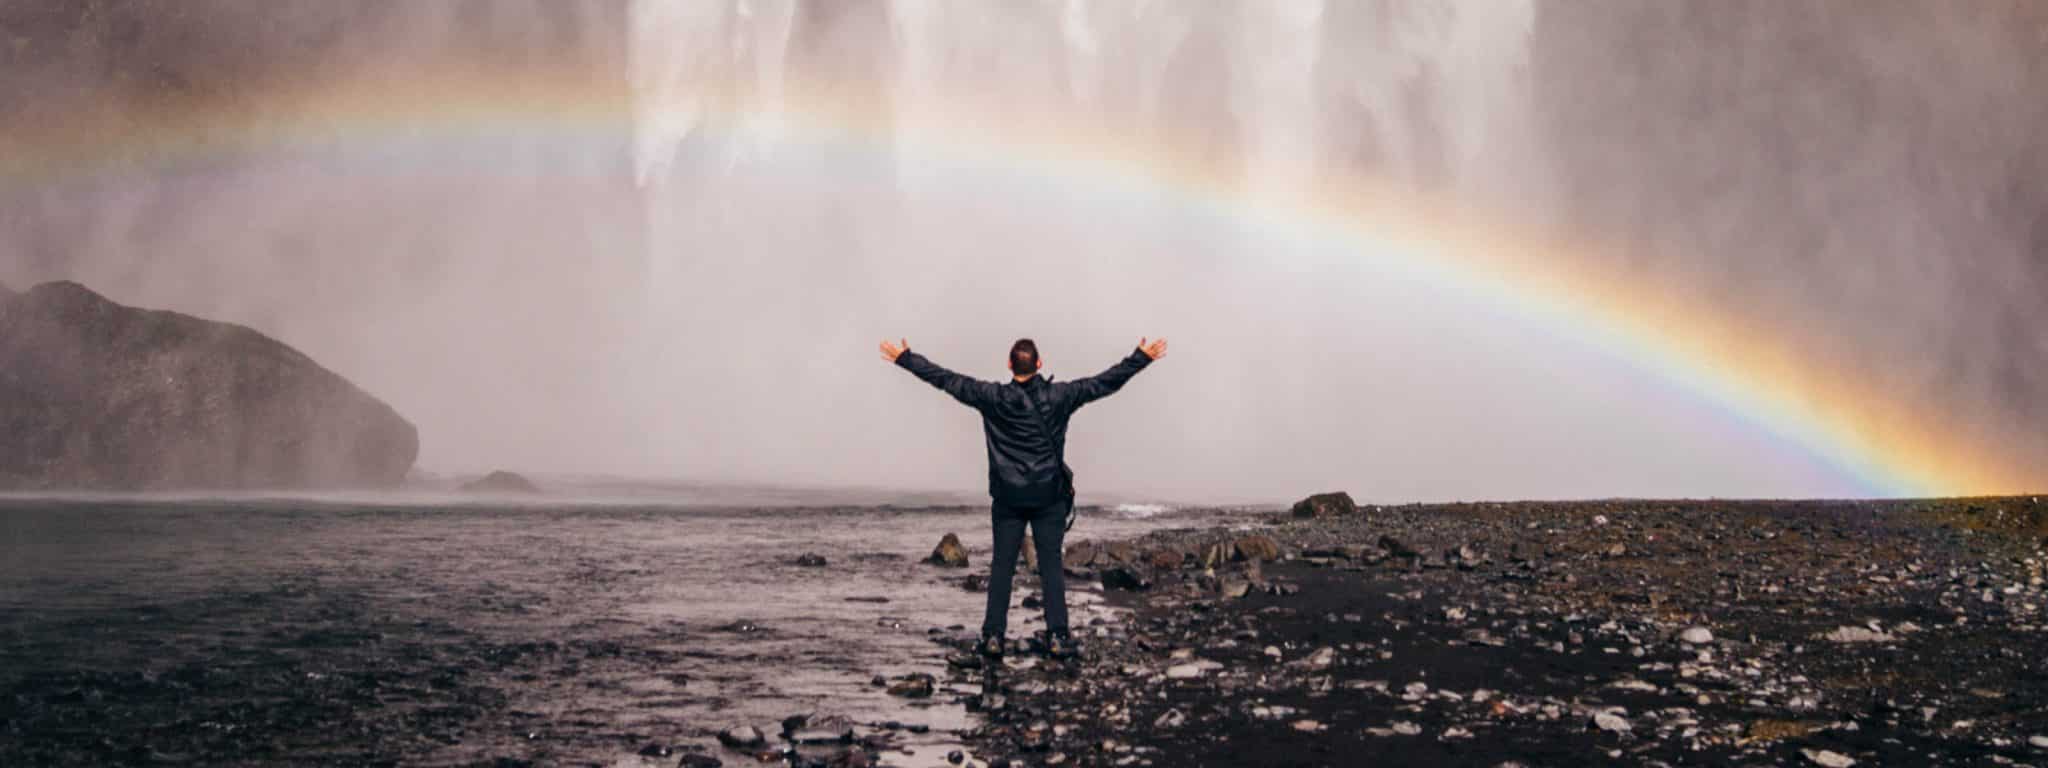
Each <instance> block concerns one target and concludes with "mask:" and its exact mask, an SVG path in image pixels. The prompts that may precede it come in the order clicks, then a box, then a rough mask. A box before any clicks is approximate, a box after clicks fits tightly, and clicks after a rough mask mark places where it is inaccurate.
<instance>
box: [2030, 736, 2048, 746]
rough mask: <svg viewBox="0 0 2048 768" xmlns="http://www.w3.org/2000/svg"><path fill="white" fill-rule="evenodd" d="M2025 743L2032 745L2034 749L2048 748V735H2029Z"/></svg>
mask: <svg viewBox="0 0 2048 768" xmlns="http://www.w3.org/2000/svg"><path fill="white" fill-rule="evenodd" d="M2027 743H2028V744H2032V745H2034V748H2035V749H2048V736H2029V737H2027Z"/></svg>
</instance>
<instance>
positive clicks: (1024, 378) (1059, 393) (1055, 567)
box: [882, 339, 1166, 658]
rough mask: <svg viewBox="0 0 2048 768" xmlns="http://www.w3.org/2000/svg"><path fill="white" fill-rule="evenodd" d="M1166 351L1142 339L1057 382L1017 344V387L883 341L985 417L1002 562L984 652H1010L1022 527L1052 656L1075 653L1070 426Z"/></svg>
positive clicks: (896, 357)
mask: <svg viewBox="0 0 2048 768" xmlns="http://www.w3.org/2000/svg"><path fill="white" fill-rule="evenodd" d="M1165 355H1166V340H1165V339H1160V340H1158V341H1153V342H1147V341H1146V340H1144V339H1139V340H1138V348H1137V349H1136V350H1135V351H1133V352H1131V354H1130V356H1128V357H1125V358H1124V359H1123V360H1122V361H1121V362H1118V363H1117V364H1116V365H1113V366H1110V368H1109V370H1106V371H1103V372H1102V373H1099V374H1096V375H1094V376H1090V377H1088V378H1085V379H1075V380H1073V381H1064V382H1059V383H1053V382H1052V381H1051V380H1049V379H1047V378H1045V377H1042V376H1039V375H1038V372H1039V369H1040V368H1042V367H1043V366H1044V361H1043V360H1041V359H1039V356H1038V345H1037V344H1035V343H1033V342H1032V341H1031V340H1030V339H1018V340H1017V343H1015V344H1012V345H1010V358H1009V361H1008V365H1009V368H1010V381H1009V382H1007V383H1004V382H995V381H979V380H976V379H970V378H968V377H966V376H962V375H960V374H957V373H954V372H952V371H949V370H946V369H945V368H943V367H940V366H939V365H938V364H937V363H934V362H932V361H930V360H927V359H925V357H924V356H923V355H920V354H917V353H916V352H912V351H910V342H909V341H907V340H906V341H901V342H900V343H894V344H892V343H890V342H888V341H884V342H882V359H884V360H888V361H889V362H892V363H895V364H896V365H898V366H900V367H902V368H903V369H904V370H907V371H910V372H911V373H912V374H914V375H916V376H917V377H918V378H920V379H923V380H924V381H925V383H927V384H930V385H932V386H934V387H938V388H939V389H940V390H942V391H944V392H945V393H946V394H948V395H952V396H953V399H955V400H958V401H960V402H961V404H963V405H966V406H967V407H969V408H973V409H975V410H976V411H979V412H981V428H982V433H983V434H984V435H986V437H987V439H988V494H989V496H990V497H992V498H993V499H994V504H993V505H992V509H991V511H990V517H991V519H992V522H993V527H994V528H995V559H994V561H993V562H992V563H991V564H990V566H989V580H988V612H987V613H986V614H985V615H984V616H983V617H982V622H981V642H980V643H979V644H978V645H977V646H976V648H977V650H979V651H980V652H981V653H982V655H984V656H989V657H1000V656H1002V654H1003V647H1004V638H1003V635H1004V632H1005V630H1006V627H1007V625H1008V622H1009V609H1010V580H1011V577H1012V576H1014V575H1015V573H1016V569H1017V551H1018V550H1019V549H1020V548H1021V547H1022V546H1023V543H1024V529H1025V527H1026V526H1027V525H1028V526H1029V527H1030V528H1031V539H1032V542H1033V544H1034V545H1035V546H1036V547H1037V550H1038V579H1039V584H1040V585H1041V586H1042V588H1043V590H1044V593H1045V595H1044V601H1045V628H1046V640H1045V650H1046V653H1047V654H1049V655H1052V656H1054V657H1057V658H1066V657H1071V656H1073V655H1074V653H1075V647H1074V639H1073V636H1072V635H1070V634H1069V633H1068V629H1067V590H1066V574H1065V571H1063V570H1062V566H1061V563H1060V551H1061V540H1062V539H1063V538H1065V534H1066V522H1067V515H1068V514H1069V513H1070V512H1071V511H1072V509H1073V505H1074V479H1073V472H1072V471H1071V470H1069V469H1068V468H1067V462H1066V448H1067V420H1068V419H1069V418H1071V417H1072V416H1073V415H1074V411H1076V410H1078V409H1080V407H1081V406H1083V405H1087V404H1089V403H1091V402H1094V401H1096V400H1100V399H1102V398H1104V397H1108V396H1109V395H1111V394H1113V393H1115V392H1116V391H1117V390H1118V389H1121V388H1123V386H1124V382H1127V381H1130V380H1131V377H1132V376H1136V375H1138V372H1139V371H1142V370H1144V369H1145V366H1147V365H1150V364H1151V363H1152V361H1154V360H1158V359H1159V358H1161V357H1164V356H1165Z"/></svg>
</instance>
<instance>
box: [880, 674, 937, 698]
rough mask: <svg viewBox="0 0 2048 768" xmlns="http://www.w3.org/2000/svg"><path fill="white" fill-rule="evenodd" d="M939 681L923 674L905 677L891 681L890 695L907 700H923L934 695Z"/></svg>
mask: <svg viewBox="0 0 2048 768" xmlns="http://www.w3.org/2000/svg"><path fill="white" fill-rule="evenodd" d="M936 684H937V681H936V680H934V679H933V678H932V676H931V675H928V674H925V673H923V672H917V673H914V674H908V675H904V676H902V677H898V678H896V679H894V680H891V681H889V695H891V696H902V697H904V698H906V699H923V698H929V697H930V696H931V695H932V690H933V689H934V687H935V686H936Z"/></svg>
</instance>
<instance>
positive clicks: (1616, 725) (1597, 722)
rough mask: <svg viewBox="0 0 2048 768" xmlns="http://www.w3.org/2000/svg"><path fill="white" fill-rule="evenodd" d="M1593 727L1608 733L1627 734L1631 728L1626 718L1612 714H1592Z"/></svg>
mask: <svg viewBox="0 0 2048 768" xmlns="http://www.w3.org/2000/svg"><path fill="white" fill-rule="evenodd" d="M1593 727H1595V728H1598V729H1600V730H1603V731H1606V732H1608V733H1628V732H1629V729H1630V728H1631V727H1632V726H1630V725H1629V722H1628V718H1626V717H1622V716H1621V715H1618V714H1615V713H1613V712H1596V713H1594V714H1593Z"/></svg>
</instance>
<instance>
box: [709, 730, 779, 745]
mask: <svg viewBox="0 0 2048 768" xmlns="http://www.w3.org/2000/svg"><path fill="white" fill-rule="evenodd" d="M718 743H720V744H724V745H726V746H728V747H732V748H735V749H746V748H751V747H758V746H761V745H763V744H766V743H768V739H767V738H766V737H764V736H762V735H761V732H760V731H759V730H757V729H755V728H754V726H751V725H739V726H733V727H731V728H727V729H725V730H723V731H719V732H718Z"/></svg>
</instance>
